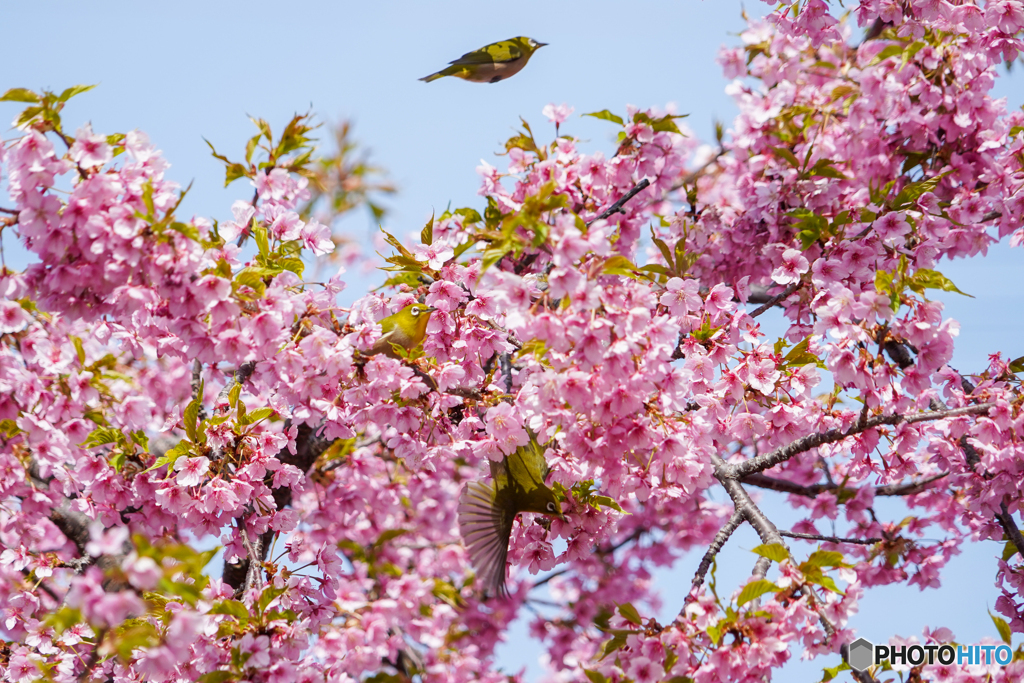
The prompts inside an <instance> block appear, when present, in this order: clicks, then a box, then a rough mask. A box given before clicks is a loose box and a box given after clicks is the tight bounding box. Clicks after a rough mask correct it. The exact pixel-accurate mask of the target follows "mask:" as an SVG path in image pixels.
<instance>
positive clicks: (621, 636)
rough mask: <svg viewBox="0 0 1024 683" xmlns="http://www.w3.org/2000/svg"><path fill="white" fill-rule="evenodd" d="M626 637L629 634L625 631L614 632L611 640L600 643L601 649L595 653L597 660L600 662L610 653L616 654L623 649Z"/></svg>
mask: <svg viewBox="0 0 1024 683" xmlns="http://www.w3.org/2000/svg"><path fill="white" fill-rule="evenodd" d="M628 635H629V633H628V632H625V631H620V632H616V633H615V635H613V636H612V637H611V638H609V639H608V640H606V641H604V642H603V643H601V648H600V649H599V650H598V651H597V654H598V658H597V660H598V661H601V660H602V659H604V658H605V657H607V656H608V655H610V654H611V653H613V652H617V651H618V650H621V649H622V648H623V647H625V645H626V637H627V636H628Z"/></svg>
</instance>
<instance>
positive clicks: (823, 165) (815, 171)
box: [811, 159, 846, 180]
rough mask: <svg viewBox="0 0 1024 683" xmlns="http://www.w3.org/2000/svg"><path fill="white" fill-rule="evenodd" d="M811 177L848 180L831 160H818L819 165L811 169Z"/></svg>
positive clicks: (816, 164)
mask: <svg viewBox="0 0 1024 683" xmlns="http://www.w3.org/2000/svg"><path fill="white" fill-rule="evenodd" d="M811 175H812V176H821V177H823V178H835V179H837V180H846V176H845V175H844V174H843V173H842V172H841V171H839V170H838V169H837V168H835V167H834V166H833V165H832V161H831V160H829V159H818V161H817V163H815V164H814V166H813V167H812V168H811Z"/></svg>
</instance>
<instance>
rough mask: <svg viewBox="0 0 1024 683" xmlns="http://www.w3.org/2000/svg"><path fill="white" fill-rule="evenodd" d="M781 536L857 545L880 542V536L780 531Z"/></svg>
mask: <svg viewBox="0 0 1024 683" xmlns="http://www.w3.org/2000/svg"><path fill="white" fill-rule="evenodd" d="M779 533H780V534H781V535H783V536H787V537H789V538H800V539H803V540H805V541H824V542H826V543H856V544H857V545H874V544H876V543H881V542H882V540H883V539H881V538H839V537H838V536H819V535H818V534H800V533H797V532H795V531H780V532H779Z"/></svg>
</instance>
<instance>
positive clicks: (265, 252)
mask: <svg viewBox="0 0 1024 683" xmlns="http://www.w3.org/2000/svg"><path fill="white" fill-rule="evenodd" d="M252 235H253V238H255V240H256V247H257V248H258V249H259V250H260V256H262V257H263V258H267V257H268V256H270V238H269V237H268V235H267V229H266V228H265V227H263V226H262V225H257V226H256V227H254V228H253V231H252Z"/></svg>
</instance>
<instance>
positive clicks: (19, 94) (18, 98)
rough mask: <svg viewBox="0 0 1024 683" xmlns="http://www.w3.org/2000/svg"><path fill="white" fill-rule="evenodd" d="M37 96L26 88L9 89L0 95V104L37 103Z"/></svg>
mask: <svg viewBox="0 0 1024 683" xmlns="http://www.w3.org/2000/svg"><path fill="white" fill-rule="evenodd" d="M38 101H39V95H37V94H35V93H34V92H32V91H31V90H29V89H27V88H11V89H10V90H8V91H7V92H5V93H4V94H3V95H0V102H38Z"/></svg>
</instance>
